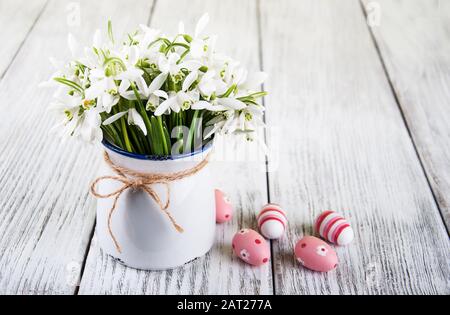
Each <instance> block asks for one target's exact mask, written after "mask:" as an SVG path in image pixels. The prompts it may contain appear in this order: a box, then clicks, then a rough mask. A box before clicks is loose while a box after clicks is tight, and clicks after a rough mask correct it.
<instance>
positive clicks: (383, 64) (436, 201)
mask: <svg viewBox="0 0 450 315" xmlns="http://www.w3.org/2000/svg"><path fill="white" fill-rule="evenodd" d="M359 4H360V7H361V12H362V14H363V16H364V18H365V19H366V21H367V18H368V17H367V11H366V7H365V6H364V3H363V0H359ZM366 26H367V28H368V30H369V34H370V38H371V40H372V43H373V45H374V47H375V51H376V52H377V55H378V58H379V59H380V63H381V66H382V68H383V72H384V75H385V76H386V80H387V82H388V84H389V89H390V91H391V93H392V95H393V97H394V100H395V104H396V105H397V108H398V111H399V113H400V116H401V118H402V121H403V124H404V126H405V128H406V131H407V133H408V137H409V140H410V141H411V144H412V147H413V148H414V153H415V155H416V157H417V160H418V162H419V165H420V168H421V169H422V173H423V176H424V177H425V180H426V182H427V185H428V188H429V190H430V193H431V195H432V196H433V201H434V203H435V205H436V208H437V209H438V212H439V216H440V218H441V221H442V224H443V225H444V227H445V229H446V230H447V233H449V228H448V227H447V225H446V222H445V218H444V214H443V212H442V208H441V206H440V205H439V202H438V200H437V197H436V194H435V192H434V190H433V188H432V186H431V182H430V178H429V177H428V174H427V171H426V169H425V165H424V162H423V160H422V158H421V157H420V154H419V149H418V148H417V143H416V141H415V140H414V135H413V134H412V132H411V128H410V126H409V125H408V121H407V120H406V117H405V113H404V111H403V109H402V106H401V105H400V100H399V95H398V94H397V91H396V90H395V87H394V84H393V82H392V77H391V75H390V74H389V71H388V69H387V67H386V62H385V61H384V58H383V55H382V54H381V50H380V46H379V45H378V42H377V39H376V38H375V35H374V33H373V30H372V27H370V26H369V24H368V23H366Z"/></svg>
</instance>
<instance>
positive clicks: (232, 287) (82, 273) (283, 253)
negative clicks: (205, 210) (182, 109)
mask: <svg viewBox="0 0 450 315" xmlns="http://www.w3.org/2000/svg"><path fill="white" fill-rule="evenodd" d="M44 2H45V1H33V3H32V4H31V2H30V3H28V2H27V5H28V8H27V9H18V7H21V8H22V6H20V4H21V3H22V2H20V1H19V2H18V1H17V0H15V1H12V0H11V1H8V0H0V39H1V40H2V42H3V41H4V40H5V39H6V40H5V45H2V46H1V47H0V53H1V56H2V60H1V61H0V77H1V76H2V72H4V77H3V79H2V80H1V81H0V100H1V101H0V115H1V117H5V118H4V119H3V120H2V123H1V124H0V133H1V134H2V135H3V136H2V137H0V235H1V237H0V293H13V294H14V293H20V294H43V293H52V294H55V293H62V294H74V293H80V294H103V293H106V294H166V293H169V294H202V293H204V294H228V293H233V294H252V293H256V294H258V293H267V294H271V293H276V294H309V293H317V294H328V293H337V294H355V293H363V294H382V293H400V294H401V293H440V294H449V293H450V287H449V283H450V281H449V280H450V279H449V276H448V275H449V271H450V270H449V265H448V258H449V254H448V253H449V249H450V248H449V240H448V234H447V232H446V229H445V225H444V222H443V220H442V218H441V216H440V213H439V208H440V209H441V210H442V213H443V216H444V217H445V218H447V220H448V212H449V210H448V196H449V192H450V189H449V178H450V170H449V167H448V164H449V163H448V161H449V151H448V147H449V144H450V143H449V142H450V141H449V131H448V123H446V122H447V121H449V118H450V117H449V116H448V115H449V113H450V111H448V110H446V109H447V107H448V106H447V105H448V100H449V90H448V83H449V77H448V65H449V54H448V53H447V52H448V51H449V42H448V38H447V37H448V36H447V35H448V34H447V33H448V14H449V12H450V11H449V10H448V9H446V7H448V5H449V4H448V3H446V2H444V1H435V2H432V1H414V2H413V1H402V2H399V1H395V2H391V1H384V0H383V1H376V2H377V3H379V4H380V9H381V17H380V23H379V26H377V27H374V28H372V29H369V28H368V26H367V25H366V21H365V17H364V12H363V7H362V6H361V4H360V2H359V1H358V0H345V1H339V2H337V1H332V0H301V1H294V0H290V1H283V2H280V1H275V0H260V1H259V0H252V1H238V0H233V1H208V2H206V1H200V0H196V1H189V0H183V1H175V0H171V1H167V0H166V1H156V2H155V5H153V4H154V3H153V2H152V1H146V0H133V1H129V2H127V5H126V6H124V5H123V4H122V2H119V1H110V0H109V1H106V0H104V1H87V0H83V1H80V2H79V1H56V0H53V1H52V0H50V1H49V2H48V4H47V5H45V3H44ZM77 3H80V7H79V8H80V11H79V13H80V18H81V19H80V24H79V25H76V23H75V22H76V16H75V17H74V16H73V15H72V14H76V12H75V11H76V10H77V6H76V5H77ZM367 3H368V2H366V3H365V4H367ZM44 5H45V7H44ZM74 5H75V6H74ZM436 5H439V7H436ZM42 9H43V11H42ZM74 10H75V11H74ZM41 11H42V12H41ZM14 12H16V13H17V14H14ZM152 12H153V15H152V17H151V22H150V24H151V26H154V27H157V28H161V29H164V30H165V31H167V32H175V31H176V30H177V24H178V21H179V20H180V19H183V20H184V22H185V24H186V26H187V27H191V28H193V27H194V25H195V21H196V19H198V17H200V16H201V14H202V13H203V12H209V13H210V15H211V22H210V24H211V28H212V30H213V32H214V33H217V34H218V35H219V36H220V38H221V41H220V43H219V47H218V49H220V50H224V51H225V52H227V53H229V54H230V55H232V56H235V57H236V59H239V60H241V61H242V62H243V63H244V64H246V65H248V66H249V68H251V69H258V68H259V67H260V66H261V65H262V67H263V70H265V71H266V72H268V73H270V78H269V81H268V82H267V84H266V89H267V90H269V91H270V94H269V97H268V98H267V99H266V105H267V107H268V112H267V115H266V119H267V123H268V125H269V135H272V136H273V137H269V139H270V140H271V141H270V143H269V144H272V147H273V148H274V149H278V150H279V151H278V153H277V152H274V153H273V155H271V156H270V163H271V165H270V166H269V168H271V169H272V168H273V171H272V172H270V173H268V175H267V176H266V174H265V172H264V169H265V166H264V160H263V159H262V155H261V153H260V152H259V153H257V154H256V155H254V158H256V160H257V162H249V161H243V162H214V164H215V165H214V167H215V174H216V177H217V187H219V188H221V189H222V190H224V191H225V192H227V193H228V194H229V195H230V197H231V199H232V201H233V203H234V204H235V206H236V216H235V218H234V219H233V221H232V222H230V223H228V224H224V225H220V226H218V231H217V240H216V244H215V246H214V247H213V249H212V251H211V252H210V253H209V254H208V255H206V256H205V257H202V258H200V259H198V260H196V261H194V262H191V263H189V264H187V265H186V266H184V267H182V268H178V269H175V270H172V271H162V272H161V271H160V272H146V271H137V270H134V269H130V268H126V267H124V266H122V265H120V264H118V263H116V262H114V261H113V260H112V259H111V258H110V257H108V256H106V255H104V254H103V253H102V252H101V250H100V249H99V247H98V244H97V242H96V239H95V235H94V236H92V233H93V228H94V221H95V200H94V199H93V198H92V197H91V196H90V195H89V194H88V190H87V188H88V185H89V183H90V181H91V180H92V179H93V178H94V177H95V175H96V170H97V167H98V163H99V158H100V154H99V152H98V151H97V149H96V148H93V147H85V146H83V145H82V144H78V143H75V142H73V141H71V142H70V143H65V144H61V143H59V142H58V140H56V139H53V137H52V136H51V135H49V133H48V130H49V129H50V126H51V125H52V124H53V123H54V121H53V119H52V118H51V117H50V116H49V115H46V114H45V115H44V114H43V113H45V112H44V110H45V107H46V105H47V104H48V102H49V100H50V99H51V92H49V91H47V90H42V89H39V88H38V87H37V85H38V83H39V82H40V81H42V80H44V79H47V77H48V76H49V75H50V74H51V73H52V71H53V70H52V68H51V66H50V64H49V62H47V60H48V57H49V56H54V57H57V58H58V59H63V58H64V57H65V56H67V55H68V50H67V45H66V38H67V33H68V32H72V33H74V34H75V35H76V36H77V37H78V38H81V39H82V40H83V41H84V42H85V43H87V42H88V41H90V40H91V37H92V34H93V31H94V30H95V29H96V28H98V27H103V28H104V26H105V21H106V19H107V18H108V17H111V18H112V20H113V22H114V29H115V31H118V30H124V31H125V30H132V29H134V28H135V27H136V26H137V25H138V24H139V23H147V22H148V21H149V18H150V15H151V14H152ZM99 13H101V14H99ZM34 21H36V22H34ZM74 23H75V24H74ZM370 31H373V33H374V38H375V40H376V41H375V42H374V41H373V39H372V38H371V33H370ZM9 33H14V34H16V37H15V38H13V37H11V36H10V34H9ZM375 43H376V44H377V45H378V46H379V50H380V52H381V54H378V52H377V49H376V46H375ZM16 53H17V55H16ZM4 56H6V57H4ZM261 57H262V58H261ZM380 58H382V59H381V60H380ZM11 61H12V62H11ZM383 63H384V64H385V65H386V69H387V73H388V75H389V77H387V76H386V73H385V71H384V69H383ZM389 79H390V80H391V82H392V84H393V87H394V92H395V93H396V95H394V94H393V91H392V89H391V88H390V85H389ZM18 87H20V88H18ZM395 96H397V98H398V101H399V104H397V103H396V98H395ZM399 105H400V106H399ZM400 109H401V110H402V111H403V114H404V117H405V120H406V123H407V126H408V127H409V131H410V133H411V135H412V139H411V138H410V137H409V132H408V129H407V128H406V125H405V122H404V120H403V117H402V112H401V111H400ZM277 136H279V138H276V137H277ZM412 140H413V141H414V142H412ZM414 144H415V146H416V148H417V152H418V155H417V154H416V151H415V147H414ZM252 148H254V147H252ZM226 150H227V156H228V158H232V157H233V155H234V154H238V155H239V158H243V157H244V158H248V154H247V155H246V152H245V151H243V150H246V146H244V145H243V144H240V143H239V142H238V141H235V142H233V145H230V146H229V148H228V149H226ZM220 153H221V152H220V150H219V152H218V155H219V156H221V154H220ZM419 158H420V159H421V160H422V162H423V163H422V164H423V166H424V168H425V171H426V173H424V170H423V169H422V165H421V160H420V159H419ZM425 174H426V175H428V181H429V182H428V181H427V177H426V176H425ZM267 182H269V187H267ZM429 184H431V188H432V189H433V190H431V188H430V186H429ZM433 192H434V196H435V198H436V201H437V203H438V204H436V201H435V199H434V196H433ZM269 199H270V201H272V202H277V203H280V204H281V205H282V206H283V207H284V208H285V209H286V210H287V211H288V213H289V219H290V225H289V230H288V233H287V236H286V237H285V238H284V239H282V240H280V241H275V242H273V244H272V246H273V254H274V257H273V258H272V261H271V263H272V265H270V264H268V265H266V266H264V267H262V268H252V267H250V266H247V265H244V264H243V263H242V262H241V261H239V260H238V259H237V258H236V257H233V255H232V254H231V245H230V243H231V238H232V236H233V234H234V233H235V232H236V231H237V230H238V229H239V228H241V227H251V228H256V225H255V217H254V214H255V212H256V211H257V210H258V209H259V208H260V207H261V206H262V205H263V204H264V203H266V202H267V201H268V200H269ZM328 208H332V209H336V210H340V211H342V212H344V213H345V214H346V215H347V216H348V217H350V219H351V221H352V223H353V226H354V229H355V233H356V239H355V242H354V243H353V244H352V245H350V246H348V247H346V248H337V252H338V255H339V258H340V266H339V268H338V269H337V270H336V271H333V272H331V273H328V274H318V273H313V272H310V271H307V270H306V269H304V268H302V267H300V266H299V265H298V264H297V262H296V261H295V260H294V257H293V253H292V251H293V246H294V244H295V241H297V240H298V239H299V238H300V237H301V236H303V235H306V234H311V233H312V228H311V224H312V222H313V219H314V217H315V216H316V215H317V214H318V213H319V212H320V211H322V210H325V209H328ZM272 269H273V270H274V274H273V275H272ZM80 277H81V278H82V279H81V283H80V282H79V281H78V280H79V278H80ZM272 278H273V280H274V281H272ZM273 283H274V284H275V286H273ZM78 285H80V286H79V287H78Z"/></svg>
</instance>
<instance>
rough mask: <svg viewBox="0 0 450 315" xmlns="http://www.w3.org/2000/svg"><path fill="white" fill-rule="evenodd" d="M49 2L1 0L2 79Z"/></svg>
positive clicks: (0, 61)
mask: <svg viewBox="0 0 450 315" xmlns="http://www.w3.org/2000/svg"><path fill="white" fill-rule="evenodd" d="M46 2H47V0H36V1H27V0H0V14H1V18H0V42H1V47H0V78H2V77H3V75H4V73H5V70H6V69H7V68H8V67H9V65H10V63H11V61H12V60H13V58H14V56H15V55H16V53H17V50H18V49H20V46H21V45H22V43H23V42H24V40H25V39H26V37H27V35H28V33H29V32H30V29H31V28H32V27H33V25H34V24H35V22H36V19H37V18H38V17H39V14H40V13H41V12H42V10H43V9H44V6H45V4H46Z"/></svg>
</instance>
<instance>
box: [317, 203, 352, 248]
mask: <svg viewBox="0 0 450 315" xmlns="http://www.w3.org/2000/svg"><path fill="white" fill-rule="evenodd" d="M314 229H315V230H316V232H317V233H318V234H319V235H320V236H321V237H322V238H323V239H325V240H327V241H329V242H331V243H334V244H337V245H340V246H344V245H348V244H350V243H351V242H352V241H353V238H354V233H353V229H352V227H351V226H350V223H348V221H347V220H346V219H345V218H344V217H343V216H342V215H341V214H339V213H337V212H335V211H332V210H328V211H324V212H322V213H321V214H320V215H319V216H318V217H317V218H316V221H315V223H314Z"/></svg>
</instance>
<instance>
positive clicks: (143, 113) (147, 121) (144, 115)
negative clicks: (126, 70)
mask: <svg viewBox="0 0 450 315" xmlns="http://www.w3.org/2000/svg"><path fill="white" fill-rule="evenodd" d="M131 88H132V89H133V92H134V95H135V96H136V99H137V104H138V110H139V113H140V114H141V116H142V119H143V120H144V124H145V127H146V128H147V140H148V146H149V147H150V148H151V146H152V144H151V141H150V139H151V138H150V130H151V129H152V126H151V123H150V119H149V118H148V115H147V111H146V110H145V106H144V104H143V103H142V100H141V97H140V96H139V92H138V90H137V88H136V85H135V84H134V83H131Z"/></svg>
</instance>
